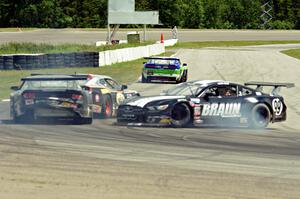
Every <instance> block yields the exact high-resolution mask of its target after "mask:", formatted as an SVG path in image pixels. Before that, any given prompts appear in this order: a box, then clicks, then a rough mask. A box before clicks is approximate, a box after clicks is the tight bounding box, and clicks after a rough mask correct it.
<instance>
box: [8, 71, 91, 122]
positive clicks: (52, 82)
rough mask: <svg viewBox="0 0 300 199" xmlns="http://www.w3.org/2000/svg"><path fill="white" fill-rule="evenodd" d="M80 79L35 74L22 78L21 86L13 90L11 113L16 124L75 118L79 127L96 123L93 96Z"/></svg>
mask: <svg viewBox="0 0 300 199" xmlns="http://www.w3.org/2000/svg"><path fill="white" fill-rule="evenodd" d="M78 80H80V78H78V77H72V76H66V75H35V76H30V77H25V78H22V79H21V81H22V84H21V86H14V87H11V89H12V90H14V92H13V93H11V95H10V113H11V117H12V119H13V120H14V121H15V122H16V123H19V122H33V121H35V120H37V119H39V118H64V119H72V120H73V121H74V122H75V123H76V124H78V123H80V124H84V123H85V124H90V123H92V112H91V109H90V101H91V98H90V95H89V94H88V92H86V91H85V90H83V89H82V88H81V87H80V86H79V84H78V82H77V81H78Z"/></svg>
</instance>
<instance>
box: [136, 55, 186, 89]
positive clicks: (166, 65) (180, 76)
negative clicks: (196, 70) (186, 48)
mask: <svg viewBox="0 0 300 199" xmlns="http://www.w3.org/2000/svg"><path fill="white" fill-rule="evenodd" d="M145 59H147V60H148V61H147V62H144V68H143V71H142V82H143V83H147V82H151V81H173V82H176V83H181V82H186V81H187V76H188V66H187V64H185V63H183V64H182V63H181V62H180V59H178V58H173V57H147V58H145Z"/></svg>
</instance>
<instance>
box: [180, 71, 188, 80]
mask: <svg viewBox="0 0 300 199" xmlns="http://www.w3.org/2000/svg"><path fill="white" fill-rule="evenodd" d="M187 75H188V71H187V70H185V71H184V72H183V75H182V78H181V82H186V81H187Z"/></svg>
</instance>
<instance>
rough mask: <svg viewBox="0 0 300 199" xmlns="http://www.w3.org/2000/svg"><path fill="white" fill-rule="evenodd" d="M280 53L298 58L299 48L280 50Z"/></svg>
mask: <svg viewBox="0 0 300 199" xmlns="http://www.w3.org/2000/svg"><path fill="white" fill-rule="evenodd" d="M282 53H284V54H286V55H288V56H291V57H295V58H297V59H300V48H298V49H291V50H284V51H282Z"/></svg>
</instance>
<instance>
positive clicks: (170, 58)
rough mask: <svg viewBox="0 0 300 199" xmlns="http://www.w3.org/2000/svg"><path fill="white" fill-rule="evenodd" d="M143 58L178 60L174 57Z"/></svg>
mask: <svg viewBox="0 0 300 199" xmlns="http://www.w3.org/2000/svg"><path fill="white" fill-rule="evenodd" d="M144 59H157V60H180V59H179V58H175V57H144Z"/></svg>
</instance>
